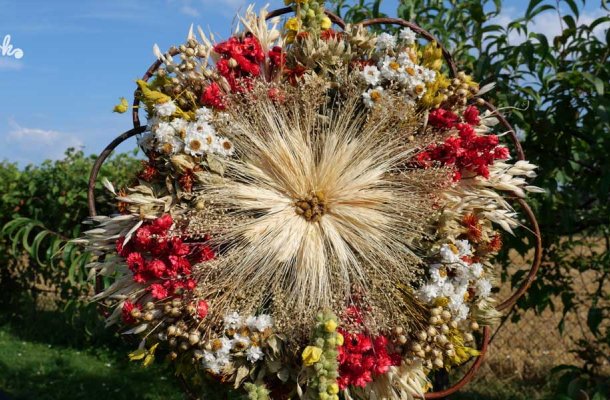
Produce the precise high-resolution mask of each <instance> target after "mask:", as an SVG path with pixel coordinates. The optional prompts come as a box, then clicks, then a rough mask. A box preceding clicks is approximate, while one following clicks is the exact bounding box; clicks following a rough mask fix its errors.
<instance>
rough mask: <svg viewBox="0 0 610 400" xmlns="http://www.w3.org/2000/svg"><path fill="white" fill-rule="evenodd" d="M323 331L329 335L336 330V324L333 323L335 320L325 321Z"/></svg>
mask: <svg viewBox="0 0 610 400" xmlns="http://www.w3.org/2000/svg"><path fill="white" fill-rule="evenodd" d="M324 329H325V330H326V332H328V333H331V332H334V331H335V330H336V329H337V323H336V322H335V320H333V319H329V320H328V321H326V323H325V324H324Z"/></svg>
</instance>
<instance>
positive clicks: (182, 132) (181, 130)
mask: <svg viewBox="0 0 610 400" xmlns="http://www.w3.org/2000/svg"><path fill="white" fill-rule="evenodd" d="M169 124H170V125H171V126H172V128H174V134H175V135H177V136H179V137H180V138H181V139H184V138H185V136H186V132H187V130H188V128H189V122H188V121H187V120H185V119H182V118H176V119H174V120H172V121H170V123H169Z"/></svg>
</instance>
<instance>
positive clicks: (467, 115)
mask: <svg viewBox="0 0 610 400" xmlns="http://www.w3.org/2000/svg"><path fill="white" fill-rule="evenodd" d="M463 117H464V121H466V122H467V123H469V124H470V125H479V123H480V122H481V119H480V118H479V109H478V108H476V107H475V106H468V107H466V110H465V111H464V115H463Z"/></svg>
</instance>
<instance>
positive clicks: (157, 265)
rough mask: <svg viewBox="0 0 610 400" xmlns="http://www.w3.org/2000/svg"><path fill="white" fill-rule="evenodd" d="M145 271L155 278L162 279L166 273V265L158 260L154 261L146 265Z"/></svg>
mask: <svg viewBox="0 0 610 400" xmlns="http://www.w3.org/2000/svg"><path fill="white" fill-rule="evenodd" d="M146 270H147V271H148V272H149V273H150V274H151V275H153V276H154V277H155V278H163V277H164V276H165V272H166V271H167V265H165V263H164V262H163V261H161V260H159V259H154V260H151V261H149V262H148V263H146Z"/></svg>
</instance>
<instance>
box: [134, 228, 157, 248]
mask: <svg viewBox="0 0 610 400" xmlns="http://www.w3.org/2000/svg"><path fill="white" fill-rule="evenodd" d="M133 240H134V241H135V244H136V246H137V247H138V249H141V250H145V249H146V248H148V246H150V244H151V242H152V241H153V237H152V232H151V230H150V227H149V226H142V227H140V228H139V229H138V230H137V231H136V234H135V237H134V238H133Z"/></svg>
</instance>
